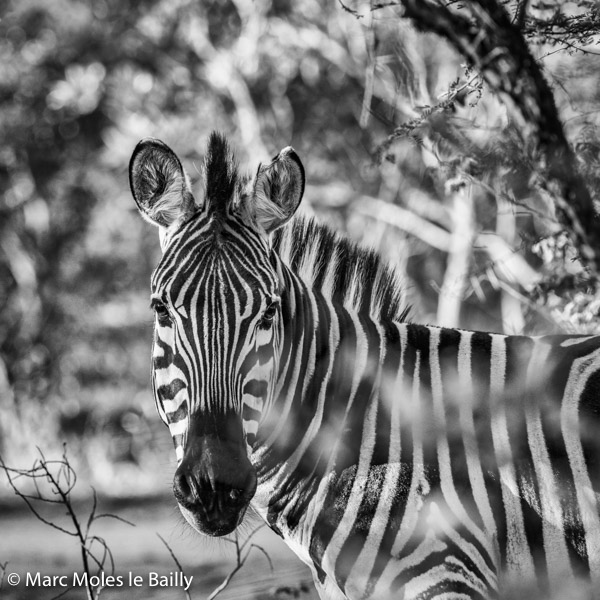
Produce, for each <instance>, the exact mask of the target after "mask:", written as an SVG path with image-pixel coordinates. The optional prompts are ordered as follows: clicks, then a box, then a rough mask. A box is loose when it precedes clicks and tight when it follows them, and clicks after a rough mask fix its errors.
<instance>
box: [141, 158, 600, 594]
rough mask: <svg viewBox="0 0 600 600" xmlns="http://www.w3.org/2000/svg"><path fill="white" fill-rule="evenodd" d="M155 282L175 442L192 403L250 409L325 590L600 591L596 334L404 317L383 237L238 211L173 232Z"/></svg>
mask: <svg viewBox="0 0 600 600" xmlns="http://www.w3.org/2000/svg"><path fill="white" fill-rule="evenodd" d="M231 168H232V167H231V166H230V167H227V168H223V169H222V170H221V171H220V173H221V176H222V177H223V178H224V181H226V182H230V183H231V185H230V186H229V188H230V189H229V191H228V193H230V194H234V195H235V194H237V196H236V199H235V200H231V203H232V204H231V205H232V206H238V207H239V206H241V205H243V203H244V193H246V192H244V191H243V190H244V189H247V188H246V187H244V185H245V184H243V182H241V180H240V179H239V178H237V176H236V177H228V176H227V173H229V172H230V171H229V170H230V169H231ZM259 172H260V171H259ZM223 173H225V175H223ZM152 294H153V298H154V299H155V300H156V301H159V302H160V303H161V305H162V306H166V307H167V308H168V310H169V316H170V320H169V321H168V322H167V321H164V322H163V323H161V320H160V315H159V317H157V326H156V331H155V342H154V369H153V377H154V389H155V396H156V401H157V405H158V407H159V412H160V414H161V417H162V418H163V420H164V421H165V423H167V424H168V425H169V427H170V429H171V433H172V435H173V439H174V442H175V447H176V452H177V456H178V458H179V459H180V460H181V457H182V456H183V453H184V451H185V448H186V444H187V443H188V440H187V438H186V436H187V427H188V424H189V422H190V418H191V415H200V416H201V418H202V419H208V420H210V419H211V415H213V414H222V413H225V412H228V413H235V414H237V415H239V419H241V420H242V423H243V429H244V435H245V439H246V442H247V446H248V452H249V457H250V460H251V463H252V465H253V467H254V468H255V469H256V473H257V476H258V488H257V491H256V494H255V496H254V498H253V500H252V504H253V506H254V508H255V509H256V510H257V512H259V514H261V515H262V516H263V517H264V518H265V520H266V521H267V522H268V523H269V525H270V526H271V527H272V528H273V529H274V530H275V531H277V532H278V533H280V534H281V535H282V536H283V538H284V539H285V540H286V541H287V543H288V544H289V545H290V547H291V548H292V549H293V550H294V551H296V553H297V554H298V555H299V556H300V557H301V558H302V559H303V560H304V561H305V562H306V563H307V564H309V565H310V567H311V568H312V570H313V573H314V577H315V581H316V584H317V587H318V589H319V591H320V593H321V595H322V597H323V598H331V599H334V600H335V599H338V598H349V599H352V600H354V599H357V600H358V599H365V598H373V599H377V600H379V599H386V598H404V599H406V600H409V599H415V600H416V599H419V600H421V599H432V598H438V599H442V598H481V599H483V598H492V597H497V596H498V595H500V597H503V595H504V594H513V595H514V594H516V593H518V591H519V590H520V591H521V592H523V594H524V593H530V592H531V591H537V590H540V591H541V593H542V594H546V595H551V594H555V593H558V594H559V595H560V594H562V596H561V597H566V596H565V595H564V594H565V593H568V592H567V590H574V589H575V586H578V585H579V586H582V589H585V590H586V593H587V594H588V597H594V598H600V515H599V507H598V491H599V490H600V453H599V452H598V451H599V450H600V448H599V446H600V435H599V434H598V432H600V337H590V336H572V337H566V336H544V337H536V338H531V337H524V336H513V337H507V336H503V335H499V334H491V333H482V332H471V331H461V330H451V329H442V328H437V327H428V326H423V325H415V324H410V323H407V322H406V316H407V311H406V307H405V304H404V299H403V294H402V290H401V288H400V286H399V285H398V283H397V279H396V276H395V274H394V273H393V272H392V271H391V270H390V269H389V268H387V267H385V266H384V265H382V263H381V262H380V261H379V259H378V257H377V256H376V255H374V254H373V253H371V252H367V251H363V250H361V249H358V248H356V247H355V246H353V245H352V244H350V243H349V242H347V241H346V240H344V239H341V238H338V237H337V236H336V235H335V234H333V233H332V232H331V231H330V230H329V229H327V228H326V227H323V226H320V225H317V224H316V223H315V222H314V221H312V220H306V219H304V218H301V217H295V218H294V219H293V220H292V221H291V222H290V223H289V224H288V225H286V226H285V227H284V228H283V229H280V230H279V231H278V232H277V233H276V234H275V235H274V238H273V239H272V240H269V239H268V237H267V236H265V235H261V233H260V231H257V229H256V228H255V227H254V226H253V225H252V223H251V222H249V221H248V216H247V212H244V211H241V212H240V211H237V212H236V211H235V210H232V211H231V212H230V213H227V214H225V213H223V212H219V211H217V212H214V211H212V212H211V210H203V211H201V212H199V213H198V214H197V215H195V217H194V218H191V219H189V220H187V221H186V222H185V223H183V224H182V225H181V226H179V227H178V228H177V229H176V231H174V232H170V233H169V236H168V239H167V241H166V243H165V251H164V255H163V258H162V260H161V263H160V265H159V266H158V268H157V270H156V272H155V273H154V276H153V279H152ZM269 307H271V308H272V309H273V310H272V312H274V313H276V316H275V318H274V320H273V321H272V323H271V322H270V321H269V323H268V325H264V324H263V323H264V319H265V314H266V312H268V310H269ZM273 307H275V308H273ZM515 590H516V591H515ZM517 597H518V596H517Z"/></svg>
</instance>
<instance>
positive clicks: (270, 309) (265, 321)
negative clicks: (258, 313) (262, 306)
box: [259, 301, 279, 329]
mask: <svg viewBox="0 0 600 600" xmlns="http://www.w3.org/2000/svg"><path fill="white" fill-rule="evenodd" d="M278 309H279V302H277V301H274V302H271V303H270V304H269V306H267V308H266V310H265V312H264V313H263V315H262V317H261V318H260V323H259V325H260V327H262V328H263V329H266V328H267V327H270V326H271V325H272V324H273V319H274V318H275V315H276V314H277V310H278Z"/></svg>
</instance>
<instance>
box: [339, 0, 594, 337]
mask: <svg viewBox="0 0 600 600" xmlns="http://www.w3.org/2000/svg"><path fill="white" fill-rule="evenodd" d="M343 6H344V8H345V9H346V10H347V11H348V12H350V13H351V14H353V15H354V16H355V17H356V18H362V19H369V18H370V19H373V20H375V15H377V16H378V17H379V18H380V19H383V18H384V17H383V14H384V11H385V12H387V17H386V18H387V19H390V18H392V19H396V20H402V19H405V20H408V21H409V22H411V23H412V24H414V25H415V26H416V27H417V29H419V30H421V31H423V32H427V33H432V34H435V35H436V37H438V39H441V40H444V41H445V42H446V43H448V45H449V46H450V47H452V48H453V49H454V50H456V51H457V52H458V53H460V55H461V56H462V57H463V58H464V59H465V60H466V61H467V65H465V66H466V72H465V74H464V76H463V77H459V78H457V79H456V80H455V81H454V82H452V83H451V84H450V85H449V87H448V89H447V91H445V92H444V93H442V94H441V95H438V98H436V99H435V100H433V101H432V99H430V98H429V97H427V94H424V95H422V96H421V98H420V101H419V102H418V104H420V105H421V108H420V110H417V108H418V107H417V106H414V109H415V110H414V111H413V114H412V115H411V114H410V113H409V114H408V115H403V117H404V118H402V117H401V118H400V119H396V123H397V125H395V127H394V131H393V132H392V133H391V135H389V136H388V137H387V139H386V140H385V141H384V142H383V143H382V144H380V146H379V155H380V157H381V158H384V157H387V158H388V159H391V160H392V161H393V160H394V159H395V157H394V152H393V148H394V147H397V146H398V144H399V143H400V145H402V142H401V141H400V140H406V139H407V138H408V139H410V140H411V141H413V142H416V144H417V145H418V146H419V147H420V148H422V151H423V154H424V153H429V154H432V155H433V161H432V167H433V169H432V171H433V173H435V174H436V179H437V180H438V182H439V183H440V184H441V185H444V184H445V185H446V190H444V191H443V192H442V193H439V194H438V198H440V199H442V200H443V202H442V204H445V205H446V206H447V208H449V213H450V214H449V220H450V224H449V225H446V228H449V229H450V232H451V233H452V232H453V235H451V236H450V238H449V240H448V243H447V245H446V247H445V248H444V250H445V251H446V252H447V257H448V258H447V265H446V269H445V273H444V282H443V285H442V288H441V290H440V292H441V293H440V296H439V305H438V311H437V315H438V318H439V319H440V321H441V322H442V323H443V324H447V325H457V324H459V322H460V319H459V312H460V305H461V303H462V301H463V300H464V299H465V298H466V297H467V296H468V295H469V293H468V290H469V288H470V291H471V293H474V292H477V296H478V300H481V299H483V298H485V297H486V295H487V294H486V292H485V291H484V290H483V288H482V287H481V285H480V282H481V281H484V282H486V283H489V282H490V281H491V282H492V283H493V287H499V286H500V287H503V288H504V296H505V298H504V302H502V303H501V304H500V307H501V308H502V309H506V310H503V320H504V321H505V323H506V324H507V325H508V327H509V329H513V330H514V329H517V330H522V329H523V327H524V325H525V321H524V320H523V319H522V316H523V306H521V304H522V303H523V301H526V306H527V304H529V310H526V313H527V314H528V316H529V317H531V318H535V317H539V316H540V314H543V313H546V316H547V317H548V318H549V320H550V321H554V327H557V326H558V327H562V328H567V329H570V328H571V329H575V330H578V329H581V328H583V329H584V330H585V329H586V328H589V327H594V324H595V326H596V328H597V320H598V319H597V317H598V314H597V312H598V311H597V309H598V303H597V302H595V301H594V298H595V295H596V292H597V290H598V286H597V280H598V278H597V274H598V270H599V265H600V227H599V221H598V217H597V210H596V208H595V206H594V193H595V190H596V189H597V185H596V184H597V178H598V159H597V153H594V149H595V148H597V132H596V113H595V112H594V111H592V112H591V113H589V114H586V113H585V108H586V107H585V106H581V108H580V111H581V113H580V114H579V115H577V119H578V120H579V119H581V120H582V121H583V122H584V123H585V125H584V127H583V128H581V127H580V128H579V131H577V130H576V129H575V128H574V127H573V126H571V127H570V128H569V129H570V131H569V130H568V128H566V127H565V125H564V120H565V118H566V115H567V114H568V113H569V112H572V110H573V108H575V110H576V111H577V107H576V105H577V100H578V99H576V98H575V95H576V94H577V93H580V92H581V91H582V90H586V94H589V91H588V89H589V85H588V84H589V80H588V81H585V80H582V78H581V73H582V72H581V71H579V72H578V70H577V69H585V68H586V67H585V65H586V64H589V60H590V59H591V58H593V56H594V55H595V54H597V53H598V52H597V51H596V50H595V49H594V47H595V46H597V42H598V33H600V12H599V9H598V6H597V3H593V2H588V1H587V0H583V1H580V2H572V3H571V2H569V3H564V2H545V3H541V2H527V1H522V0H521V1H518V2H517V1H504V2H500V1H496V0H473V1H471V2H464V3H455V2H441V1H436V0H425V1H423V2H421V1H419V2H416V1H413V0H398V1H396V2H390V3H365V2H362V3H357V4H355V5H351V6H349V5H347V4H344V5H343ZM565 56H568V57H569V58H570V59H571V61H570V62H571V63H572V65H577V67H576V70H574V71H573V72H572V73H571V74H570V77H568V78H569V79H570V81H569V84H571V85H570V86H564V85H563V86H562V89H561V88H558V87H553V86H551V85H550V84H549V83H548V81H547V79H546V77H547V75H548V74H550V75H551V76H552V75H553V70H554V68H555V67H556V66H558V65H559V64H560V63H559V61H560V60H561V59H564V58H565ZM375 62H377V57H375ZM564 76H565V73H564V71H563V78H564ZM563 83H564V82H563ZM592 89H593V88H592ZM590 91H591V90H590ZM555 95H556V99H557V100H558V108H557V103H556V100H555ZM591 95H592V96H593V98H589V96H588V98H587V99H586V100H588V101H589V100H592V103H593V102H594V101H596V102H597V94H591ZM495 101H499V102H501V103H502V104H501V105H498V106H496V107H494V102H495ZM415 113H416V114H415ZM561 113H562V114H561ZM407 116H408V117H412V118H409V119H407ZM569 116H570V115H569ZM582 117H584V118H582ZM585 117H591V118H585ZM569 134H571V135H570V136H569ZM569 137H570V139H569ZM590 150H591V152H590ZM595 154H596V155H595ZM399 167H400V169H402V168H403V166H402V164H400V163H399ZM486 207H487V208H486ZM483 211H485V212H483ZM515 217H516V219H515ZM490 234H495V236H496V237H495V239H494V238H489V240H485V239H482V238H481V236H482V235H485V236H487V237H489V236H490ZM477 247H478V249H479V250H480V254H484V255H487V256H486V260H487V261H488V266H487V267H486V268H485V269H484V272H483V273H482V271H481V265H479V266H478V265H477V260H475V259H476V254H475V253H474V252H473V250H474V249H475V248H477ZM532 252H533V253H534V254H535V255H537V258H534V257H533V256H531V254H532ZM503 253H504V255H505V256H507V258H508V259H509V260H507V259H502V254H503ZM510 254H513V255H514V256H512V257H510ZM521 258H523V259H525V260H521ZM540 259H541V264H539V263H540ZM575 259H576V260H575ZM509 262H512V263H513V264H512V265H508V264H507V263H509ZM507 266H508V272H504V273H502V268H503V267H507ZM532 267H534V268H535V272H532ZM469 279H470V280H471V281H470V282H469ZM446 284H448V285H446ZM534 284H535V285H534ZM523 293H524V294H525V295H524V296H523V295H522V294H523ZM518 294H521V296H520V297H519V296H518ZM515 299H516V300H517V302H516V303H515ZM489 308H493V305H490V306H489ZM531 309H533V310H531ZM509 313H511V315H512V316H511V317H509V316H508V315H509ZM534 320H535V319H534ZM507 321H512V324H508V323H507ZM546 321H547V322H546V323H545V324H544V326H543V328H544V329H548V328H549V327H550V328H551V327H552V323H549V322H548V319H546ZM530 325H532V323H530Z"/></svg>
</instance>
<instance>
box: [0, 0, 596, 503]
mask: <svg viewBox="0 0 600 600" xmlns="http://www.w3.org/2000/svg"><path fill="white" fill-rule="evenodd" d="M411 10H412V11H413V12H412V13H411ZM500 10H502V11H504V12H503V13H502V14H501V13H500V12H499V11H500ZM419 11H421V12H419ZM427 11H428V12H427ZM486 11H487V12H486ZM424 14H427V15H430V16H431V17H432V18H431V19H429V21H427V23H424V22H423V20H422V19H421V20H419V19H420V17H419V15H424ZM485 14H489V15H494V19H495V20H492V21H491V23H492V25H494V27H495V29H494V27H491V29H490V31H491V33H492V34H493V35H494V36H496V37H495V38H490V40H489V41H488V42H486V44H487V45H486V44H483V45H481V48H482V50H481V52H482V53H480V54H478V53H477V51H476V50H473V48H471V46H473V44H472V42H473V39H474V38H472V37H469V36H470V35H471V33H473V31H474V32H475V34H476V33H477V30H476V28H475V29H474V27H473V24H477V23H479V21H478V19H479V20H481V19H482V15H485ZM0 17H1V20H0V39H1V40H2V41H1V42H0V59H1V60H0V65H2V66H0V69H1V76H0V133H1V134H2V138H3V140H4V141H5V143H4V145H3V147H2V149H1V150H0V192H1V193H0V446H2V448H3V451H4V453H5V454H6V455H7V459H10V460H11V461H12V460H13V459H18V460H30V459H31V458H32V456H33V454H34V450H33V449H34V447H35V445H36V444H38V445H40V446H42V447H44V448H46V449H48V451H50V450H51V448H53V447H54V448H59V447H60V445H61V442H62V440H63V439H67V440H69V443H70V445H71V446H72V447H74V448H75V452H74V458H73V460H74V462H75V463H76V465H75V466H76V467H77V469H78V473H80V476H81V477H86V478H89V480H90V482H91V483H93V484H94V485H95V486H97V487H98V489H99V490H101V491H103V492H106V493H110V494H115V495H131V494H134V493H135V494H138V495H143V494H147V493H150V492H155V491H157V490H166V489H168V484H166V481H167V480H168V475H166V476H165V478H164V479H163V478H157V477H156V476H155V473H156V467H155V466H156V464H157V461H159V462H160V463H161V464H165V461H166V460H167V458H166V456H167V455H168V456H169V457H170V456H171V453H170V452H169V450H168V448H169V446H170V441H169V439H168V433H167V432H166V431H163V430H162V428H160V425H159V421H158V419H156V417H155V414H154V407H153V403H152V401H151V399H150V392H149V347H150V335H151V334H150V321H151V315H150V311H149V310H148V308H147V304H148V300H147V286H148V283H147V282H148V278H149V274H150V272H151V269H152V266H153V265H154V264H155V263H156V261H157V258H158V253H159V249H158V244H157V236H156V235H155V232H154V231H152V230H151V228H150V227H149V226H147V225H146V224H143V223H142V222H141V220H140V219H139V217H138V216H137V214H136V213H135V209H134V208H133V202H132V201H131V197H130V194H129V191H128V185H127V164H128V160H129V157H130V155H131V152H132V149H133V148H134V146H135V144H136V143H137V141H138V140H139V139H140V138H142V137H146V136H155V137H159V138H162V139H164V140H165V141H166V142H167V143H169V144H170V145H171V146H172V147H173V148H174V149H175V150H176V151H177V153H178V154H179V155H180V156H182V157H183V160H184V163H185V164H186V166H187V167H188V169H189V170H190V174H191V176H192V179H194V180H198V179H199V177H198V168H199V167H198V165H199V164H200V162H201V159H202V153H203V145H204V142H205V139H206V137H207V135H208V133H209V131H210V130H211V129H213V128H217V129H220V130H222V131H224V132H225V133H226V134H228V135H229V137H230V138H231V141H232V144H233V146H234V147H236V148H237V150H238V156H239V160H240V163H241V164H248V167H249V168H250V169H255V168H256V165H257V162H258V161H259V160H264V159H266V158H268V156H270V155H272V154H273V153H275V152H276V151H278V150H279V149H280V148H282V147H283V146H286V145H288V144H292V145H293V146H294V147H295V149H296V150H297V152H298V153H299V155H300V156H301V157H302V159H303V161H304V163H305V166H306V171H307V181H308V186H307V189H306V198H305V203H306V204H307V210H309V211H313V212H315V213H317V214H318V216H319V217H320V218H322V219H325V220H328V221H329V222H330V223H331V224H332V225H333V226H334V227H335V228H336V229H339V230H341V231H345V232H347V233H348V234H349V235H350V236H352V237H354V238H355V239H357V240H358V241H360V242H362V243H365V244H368V245H372V246H375V247H376V248H377V250H378V251H379V252H380V253H382V254H383V255H385V256H386V257H387V258H388V259H389V260H391V261H392V262H393V263H395V264H396V265H397V266H398V268H399V269H400V270H401V271H402V272H403V273H405V275H406V279H407V288H408V291H409V293H410V295H411V297H412V299H413V303H414V305H415V318H418V319H420V320H423V321H425V322H430V323H435V322H438V323H441V324H444V325H459V326H463V327H472V328H485V329H493V330H497V331H508V332H522V331H529V332H531V331H541V330H544V331H551V330H559V329H568V330H577V331H584V330H587V331H590V330H595V329H597V308H598V307H597V302H596V301H595V295H596V289H597V288H596V279H595V273H594V272H593V265H594V261H593V260H592V259H589V260H588V259H587V255H585V253H583V250H582V248H583V247H582V246H579V245H578V242H577V240H578V239H579V238H578V237H577V235H579V234H578V233H577V231H578V230H577V228H576V227H575V226H573V227H571V225H569V223H571V224H573V223H577V222H579V223H580V224H581V230H582V231H583V233H582V237H581V239H584V238H586V239H588V238H589V234H590V232H591V233H593V229H594V227H596V223H595V221H594V219H593V218H591V219H585V218H584V219H582V218H581V217H580V213H578V212H577V210H575V212H574V213H573V214H572V212H571V211H570V209H569V198H568V195H565V194H564V193H563V192H565V190H567V189H568V188H569V185H570V184H569V185H567V184H565V182H564V181H562V180H561V173H564V169H563V170H562V171H561V170H560V169H555V167H554V165H556V164H557V163H556V161H554V160H548V159H547V157H548V156H549V155H550V154H548V152H547V150H548V148H550V150H552V148H553V146H552V143H553V142H551V141H548V140H552V139H554V140H555V141H556V140H558V141H559V142H560V144H559V146H560V147H561V148H562V150H561V152H563V151H564V152H566V153H567V154H562V155H559V156H568V157H570V158H569V160H571V162H570V163H565V164H571V165H572V166H573V168H572V169H570V172H572V174H573V177H574V179H573V181H574V182H575V183H574V185H575V184H576V185H575V187H576V188H577V190H578V194H579V196H578V197H581V198H584V200H585V198H588V199H589V198H591V199H592V200H594V201H596V202H597V200H598V197H597V190H598V189H600V186H599V184H600V163H599V160H598V149H599V148H600V141H599V136H598V125H599V123H598V115H599V114H600V113H599V112H598V106H597V104H598V85H597V81H598V74H597V69H596V68H595V62H594V55H593V53H594V52H596V50H595V48H596V41H597V34H598V27H597V25H598V9H597V6H596V3H594V2H590V1H587V0H579V1H578V2H569V3H563V2H560V1H559V0H552V1H548V2H544V3H542V2H534V1H533V0H532V1H531V2H527V1H526V0H520V1H518V2H517V1H516V0H510V1H502V2H493V1H492V0H477V1H476V2H475V1H474V2H469V3H457V2H448V3H446V2H441V1H433V0H423V1H420V2H419V3H415V2H410V1H409V0H406V1H403V2H400V1H397V2H383V3H375V2H364V1H352V2H351V1H349V0H348V1H344V2H343V3H342V2H339V1H337V2H334V1H332V2H328V3H322V2H317V1H316V0H303V1H302V2H297V3H292V2H288V1H286V0H278V1H273V2H270V1H269V0H260V1H258V0H254V1H253V0H228V1H226V2H217V1H216V0H207V1H205V2H200V3H199V2H196V1H193V0H177V1H175V2H174V1H172V0H128V1H127V2H121V1H117V0H59V1H57V2H51V3H50V2H46V1H45V0H18V1H17V0H10V1H9V2H6V3H5V4H3V5H2V8H1V9H0ZM444 19H447V20H446V21H444ZM448 19H449V20H448ZM453 19H454V20H453ZM507 22H508V23H509V24H511V29H510V35H511V36H517V37H516V38H514V39H517V38H518V39H520V40H521V42H520V44H521V45H520V46H519V48H521V49H522V50H523V52H525V51H526V52H527V53H528V54H527V56H529V57H531V60H529V59H528V60H529V63H528V65H526V66H527V69H528V70H527V71H526V73H529V74H530V75H531V77H530V79H527V81H529V83H528V84H527V85H528V86H529V87H527V86H526V87H523V86H524V85H525V84H524V83H523V84H522V85H521V79H519V77H517V76H513V75H514V73H522V71H518V70H517V71H515V70H514V69H518V68H521V67H522V63H524V62H527V61H521V62H519V55H517V54H513V55H511V54H510V52H508V51H507V50H506V48H505V47H504V46H503V48H504V50H503V53H500V54H502V55H501V56H500V54H498V55H497V56H496V57H495V58H494V56H492V58H494V60H496V62H494V61H493V60H490V61H487V62H486V57H488V58H489V52H488V53H483V52H484V50H486V48H488V46H490V44H492V42H493V41H494V40H496V39H505V38H502V35H503V30H502V28H501V27H500V25H499V24H506V23H507ZM453 23H458V25H459V27H455V28H454V29H453V28H452V27H451V26H452V24H453ZM415 26H416V27H415ZM463 26H464V27H463ZM461 27H463V29H461ZM417 29H420V30H427V31H428V32H429V33H422V32H419V31H417ZM451 31H454V33H453V35H454V37H452V36H450V32H451ZM432 32H435V33H432ZM461 32H463V33H464V36H463V37H462V38H461V37H460V36H461ZM519 36H520V38H519ZM475 37H476V35H475ZM510 39H513V38H510ZM461 40H462V41H461ZM488 49H489V48H488ZM486 52H487V50H486ZM461 53H462V54H461ZM521 58H522V57H521ZM519 65H521V66H519ZM494 69H495V70H494ZM503 69H504V70H503ZM511 69H513V70H511ZM536 69H537V70H536ZM524 72H525V71H523V73H524ZM534 75H535V76H534ZM546 80H547V81H548V82H549V85H548V88H547V90H550V92H551V93H550V92H549V93H548V94H547V95H548V98H549V99H550V100H546V101H545V103H542V104H539V103H538V104H536V102H535V99H536V98H538V97H539V94H538V95H537V96H536V93H537V92H539V89H541V88H539V87H536V85H538V86H541V85H542V83H541V82H542V81H546ZM522 81H525V79H523V80H522ZM530 84H531V85H530ZM520 85H521V87H519V86H520ZM529 91H530V92H531V94H530V95H527V94H528V93H529ZM553 106H554V108H552V107H553ZM552 110H554V111H555V112H554V113H553V115H551V117H552V118H551V119H550V117H549V116H548V114H549V113H548V111H550V112H551V111H552ZM529 117H531V119H530V118H529ZM549 119H550V121H551V122H552V124H553V127H554V129H555V131H554V133H553V135H554V137H553V138H552V137H548V138H547V140H546V142H545V144H546V145H545V146H544V143H541V142H540V139H541V137H540V133H539V132H540V131H544V127H542V126H541V125H540V124H543V123H546V122H550V121H549ZM557 147H558V146H557ZM384 159H385V160H384ZM378 161H379V162H381V164H378ZM559 162H560V161H559ZM559 166H560V165H559ZM573 181H572V182H571V183H573ZM567 183H568V182H567ZM565 198H566V200H565ZM586 202H587V200H585V201H584V202H583V204H584V205H586V206H587V207H588V208H589V206H591V205H590V204H589V203H587V204H586ZM565 223H566V224H567V225H565ZM565 227H566V228H567V229H568V230H569V231H570V232H571V233H573V232H574V234H575V235H574V236H567V237H565V236H564V230H565ZM573 240H575V242H573ZM592 250H593V251H595V252H596V254H598V253H597V249H596V248H594V247H593V244H592ZM590 265H591V266H590ZM170 460H173V459H172V458H170Z"/></svg>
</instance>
